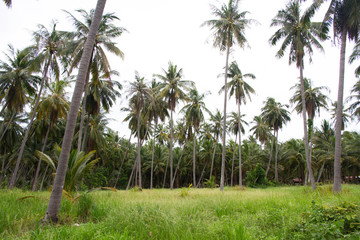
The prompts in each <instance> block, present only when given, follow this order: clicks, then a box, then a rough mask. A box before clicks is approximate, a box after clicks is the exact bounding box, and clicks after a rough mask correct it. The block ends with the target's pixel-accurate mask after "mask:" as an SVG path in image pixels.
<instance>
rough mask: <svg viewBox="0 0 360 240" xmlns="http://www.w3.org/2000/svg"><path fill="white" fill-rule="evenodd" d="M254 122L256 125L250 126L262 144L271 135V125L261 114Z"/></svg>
mask: <svg viewBox="0 0 360 240" xmlns="http://www.w3.org/2000/svg"><path fill="white" fill-rule="evenodd" d="M252 123H253V124H254V126H253V127H252V128H250V131H252V132H253V135H255V138H256V139H258V140H259V142H260V143H261V144H265V143H266V142H267V141H269V139H270V137H271V133H270V128H269V125H267V124H266V123H265V122H264V120H263V118H262V117H261V116H255V117H254V119H253V121H252Z"/></svg>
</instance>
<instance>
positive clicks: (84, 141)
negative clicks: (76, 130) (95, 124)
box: [80, 113, 90, 152]
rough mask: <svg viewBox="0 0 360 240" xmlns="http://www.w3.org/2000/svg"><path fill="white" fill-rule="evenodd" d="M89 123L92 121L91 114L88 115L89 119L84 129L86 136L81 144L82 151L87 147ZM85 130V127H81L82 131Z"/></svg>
mask: <svg viewBox="0 0 360 240" xmlns="http://www.w3.org/2000/svg"><path fill="white" fill-rule="evenodd" d="M89 121H90V114H89V113H88V117H87V119H86V124H85V129H84V135H83V137H82V144H81V148H80V149H81V151H82V152H84V151H85V145H86V137H87V131H88V128H89ZM82 128H84V126H82V127H81V129H82Z"/></svg>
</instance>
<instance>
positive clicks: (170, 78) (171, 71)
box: [155, 62, 194, 189]
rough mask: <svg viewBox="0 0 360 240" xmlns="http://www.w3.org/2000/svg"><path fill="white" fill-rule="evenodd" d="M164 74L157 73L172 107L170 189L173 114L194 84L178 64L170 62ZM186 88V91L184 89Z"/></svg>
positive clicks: (161, 87)
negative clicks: (184, 75)
mask: <svg viewBox="0 0 360 240" xmlns="http://www.w3.org/2000/svg"><path fill="white" fill-rule="evenodd" d="M163 72H164V75H161V74H156V75H155V76H156V77H158V78H159V79H160V80H162V81H163V82H162V83H161V84H160V87H159V89H160V93H159V94H160V96H161V97H162V98H164V99H165V101H166V102H167V104H168V108H169V109H170V156H169V157H170V189H173V184H172V179H173V141H174V127H173V114H174V111H175V108H176V104H177V103H178V102H179V100H182V101H184V100H187V99H188V97H187V95H186V93H185V91H189V90H190V89H191V87H193V86H194V83H193V82H192V81H188V80H182V78H183V71H182V69H181V68H180V69H179V70H178V68H177V66H176V65H173V64H172V62H169V66H168V69H167V70H165V69H163ZM184 90H185V91H184Z"/></svg>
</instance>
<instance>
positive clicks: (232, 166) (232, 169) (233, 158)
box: [230, 134, 237, 186]
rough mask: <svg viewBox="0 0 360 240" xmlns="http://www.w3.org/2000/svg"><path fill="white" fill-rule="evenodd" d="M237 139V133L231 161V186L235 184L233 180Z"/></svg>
mask: <svg viewBox="0 0 360 240" xmlns="http://www.w3.org/2000/svg"><path fill="white" fill-rule="evenodd" d="M236 141H237V134H236V135H235V144H234V150H233V156H232V162H231V179H230V186H233V182H234V181H233V180H234V167H235V151H236Z"/></svg>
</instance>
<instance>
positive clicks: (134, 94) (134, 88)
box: [128, 72, 152, 188]
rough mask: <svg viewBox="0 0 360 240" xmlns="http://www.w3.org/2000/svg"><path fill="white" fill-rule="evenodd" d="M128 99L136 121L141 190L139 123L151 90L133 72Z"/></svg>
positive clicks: (141, 78)
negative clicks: (133, 77)
mask: <svg viewBox="0 0 360 240" xmlns="http://www.w3.org/2000/svg"><path fill="white" fill-rule="evenodd" d="M128 97H130V102H131V103H132V106H133V107H134V109H133V110H134V111H135V113H136V119H137V125H136V126H137V130H136V132H137V138H138V146H137V156H136V162H137V170H138V177H139V187H140V188H142V180H141V154H140V153H141V135H140V123H141V116H140V114H141V112H142V111H143V107H144V105H145V102H146V101H147V100H148V99H149V100H150V99H151V98H152V95H151V90H150V88H149V87H148V86H147V85H146V82H145V78H144V77H140V76H139V74H138V72H135V81H134V82H131V83H130V87H129V89H128Z"/></svg>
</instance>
